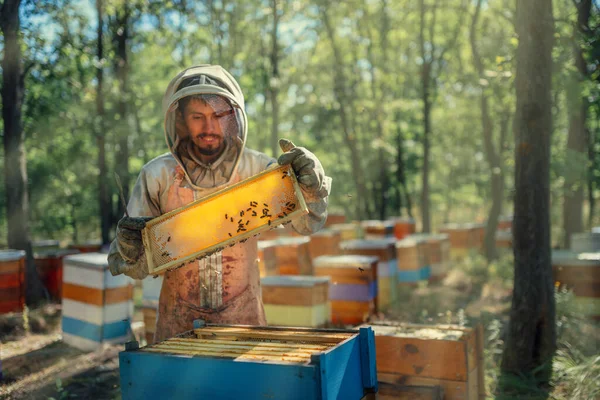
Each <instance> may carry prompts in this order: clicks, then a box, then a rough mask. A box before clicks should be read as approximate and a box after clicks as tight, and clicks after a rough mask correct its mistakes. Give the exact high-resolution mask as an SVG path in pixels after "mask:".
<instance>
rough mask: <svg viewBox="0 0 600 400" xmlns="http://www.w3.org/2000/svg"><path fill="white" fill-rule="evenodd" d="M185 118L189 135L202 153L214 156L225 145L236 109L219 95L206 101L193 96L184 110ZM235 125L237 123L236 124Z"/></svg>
mask: <svg viewBox="0 0 600 400" xmlns="http://www.w3.org/2000/svg"><path fill="white" fill-rule="evenodd" d="M183 118H184V121H185V125H186V127H187V129H188V132H189V135H190V137H191V139H192V141H193V142H194V144H195V145H196V146H197V147H198V151H199V152H200V154H203V155H206V156H212V155H215V154H218V153H220V152H221V151H222V150H223V148H224V147H225V137H224V136H225V135H226V134H232V133H233V132H228V131H230V130H231V128H232V123H231V121H232V118H233V121H235V116H234V110H233V108H232V107H231V105H229V103H228V102H227V101H226V100H225V99H223V98H221V97H219V96H210V98H208V99H207V100H206V101H204V100H201V99H197V98H192V99H191V100H190V101H189V102H188V103H187V105H186V107H185V110H183ZM234 126H235V124H234Z"/></svg>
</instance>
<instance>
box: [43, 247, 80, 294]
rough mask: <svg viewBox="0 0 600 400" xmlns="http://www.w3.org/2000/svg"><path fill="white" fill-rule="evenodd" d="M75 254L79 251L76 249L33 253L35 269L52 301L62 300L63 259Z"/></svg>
mask: <svg viewBox="0 0 600 400" xmlns="http://www.w3.org/2000/svg"><path fill="white" fill-rule="evenodd" d="M77 253H79V250H76V249H50V250H41V251H39V252H36V253H35V255H34V257H35V267H36V269H37V272H38V275H39V276H40V279H41V280H42V283H43V284H44V286H45V287H46V289H48V294H49V295H50V297H51V298H52V299H54V300H61V299H62V280H63V279H62V277H63V258H65V257H66V256H70V255H73V254H77Z"/></svg>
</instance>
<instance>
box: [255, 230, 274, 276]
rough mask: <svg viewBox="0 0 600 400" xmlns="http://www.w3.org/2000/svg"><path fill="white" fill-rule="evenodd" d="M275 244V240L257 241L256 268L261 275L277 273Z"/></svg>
mask: <svg viewBox="0 0 600 400" xmlns="http://www.w3.org/2000/svg"><path fill="white" fill-rule="evenodd" d="M269 232H270V231H269ZM275 244H276V241H275V240H259V241H258V269H259V271H260V276H261V277H264V276H272V275H277V257H276V255H275Z"/></svg>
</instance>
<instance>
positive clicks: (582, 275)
mask: <svg viewBox="0 0 600 400" xmlns="http://www.w3.org/2000/svg"><path fill="white" fill-rule="evenodd" d="M552 273H553V276H554V281H555V282H556V284H557V285H558V286H559V287H566V288H567V289H572V290H573V293H574V294H575V296H576V299H575V301H576V303H577V304H578V306H579V308H580V311H581V312H582V313H583V315H585V316H587V317H589V318H590V319H594V320H600V253H575V252H571V251H565V250H553V251H552Z"/></svg>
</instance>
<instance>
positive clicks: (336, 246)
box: [308, 229, 342, 259]
mask: <svg viewBox="0 0 600 400" xmlns="http://www.w3.org/2000/svg"><path fill="white" fill-rule="evenodd" d="M341 241H342V234H341V233H340V232H337V231H334V230H331V229H323V230H321V231H319V232H317V233H313V234H312V235H310V242H309V244H308V249H309V251H310V256H311V257H312V258H313V259H314V258H317V257H319V256H327V255H329V256H334V255H338V254H340V242H341Z"/></svg>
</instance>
